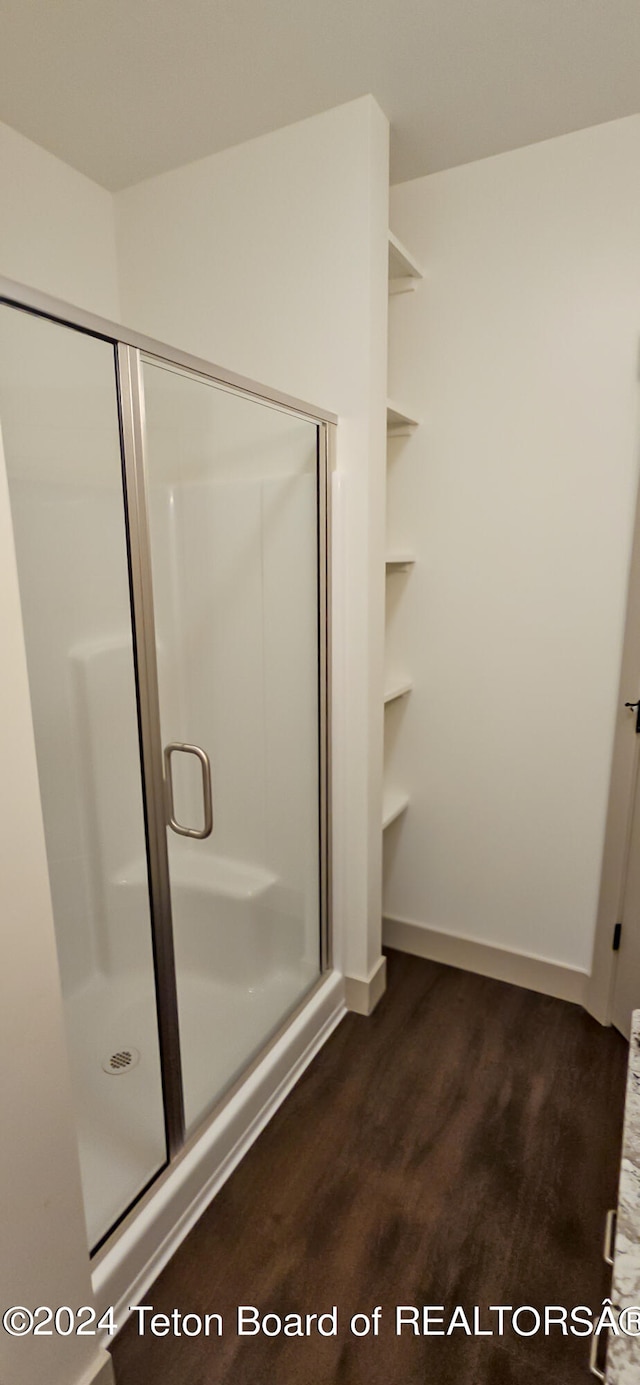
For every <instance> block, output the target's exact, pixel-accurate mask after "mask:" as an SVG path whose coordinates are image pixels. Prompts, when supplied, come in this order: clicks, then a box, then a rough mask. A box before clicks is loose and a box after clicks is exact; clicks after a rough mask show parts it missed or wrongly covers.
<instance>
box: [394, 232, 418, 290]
mask: <svg viewBox="0 0 640 1385" xmlns="http://www.w3.org/2000/svg"><path fill="white" fill-rule="evenodd" d="M420 279H424V274H423V272H422V270H421V268H420V265H419V264H418V261H417V260H416V259H414V257H413V255H411V254H410V253H409V251H408V250H407V249H406V247H405V246H404V245H403V244H402V242H401V241H399V240H398V237H397V236H394V234H393V231H390V232H389V293H390V294H394V293H411V292H412V291H413V290H414V289H415V287H416V284H417V283H418V281H419V280H420Z"/></svg>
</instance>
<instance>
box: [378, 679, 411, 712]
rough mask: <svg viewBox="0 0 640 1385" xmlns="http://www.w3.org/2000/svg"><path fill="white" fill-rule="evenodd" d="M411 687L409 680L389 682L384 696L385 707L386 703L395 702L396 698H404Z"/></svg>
mask: <svg viewBox="0 0 640 1385" xmlns="http://www.w3.org/2000/svg"><path fill="white" fill-rule="evenodd" d="M412 687H413V683H412V681H411V679H410V678H396V679H395V681H394V682H389V684H388V686H387V689H386V692H385V695H384V701H385V706H386V704H387V702H395V700H396V698H398V697H405V696H406V694H407V693H410V692H411V689H412Z"/></svg>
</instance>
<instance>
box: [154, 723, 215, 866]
mask: <svg viewBox="0 0 640 1385" xmlns="http://www.w3.org/2000/svg"><path fill="white" fill-rule="evenodd" d="M176 750H181V751H184V752H185V754H187V755H195V756H196V757H197V759H198V760H199V761H200V766H201V769H202V797H203V800H204V827H183V826H182V824H181V823H179V822H177V821H176V817H175V808H174V806H173V778H172V774H171V756H172V755H173V754H174V751H176ZM164 779H165V789H166V795H167V824H168V826H169V827H171V828H172V830H173V831H174V832H177V833H178V836H179V837H195V839H196V841H203V840H204V838H205V837H210V836H211V833H212V831H213V802H212V797H211V763H210V760H209V756H208V755H207V752H206V750H202V749H201V748H200V746H199V745H185V744H184V743H183V742H182V741H171V742H170V744H169V745H165V748H164Z"/></svg>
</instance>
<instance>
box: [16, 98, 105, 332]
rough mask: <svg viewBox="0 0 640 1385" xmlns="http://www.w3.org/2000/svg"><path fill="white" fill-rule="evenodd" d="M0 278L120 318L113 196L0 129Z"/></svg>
mask: <svg viewBox="0 0 640 1385" xmlns="http://www.w3.org/2000/svg"><path fill="white" fill-rule="evenodd" d="M0 187H2V190H3V191H2V216H0V274H2V275H5V276H6V278H8V279H17V280H18V282H19V283H22V284H28V285H30V286H31V287H32V288H37V289H42V291H43V292H44V293H51V294H53V295H54V296H55V297H56V298H63V299H65V300H66V301H67V302H69V303H76V304H78V305H79V306H80V307H82V308H86V309H88V310H89V311H90V312H94V313H100V314H101V315H102V316H103V317H109V318H114V319H115V320H116V321H117V320H118V318H119V312H120V309H119V300H118V282H117V269H116V250H115V238H114V227H113V198H112V196H111V194H110V193H109V192H107V191H106V190H105V189H104V188H101V187H98V184H97V183H94V182H92V181H91V179H90V178H85V176H84V174H82V173H77V172H76V170H75V169H74V168H69V166H68V164H65V163H63V162H62V160H61V159H57V158H55V156H54V155H53V154H48V153H47V151H46V150H45V149H41V148H40V146H39V145H37V144H33V143H32V141H31V140H29V139H25V137H24V135H20V134H18V132H17V131H16V130H12V129H11V128H10V126H8V125H3V124H1V123H0Z"/></svg>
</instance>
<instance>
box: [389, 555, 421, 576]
mask: <svg viewBox="0 0 640 1385" xmlns="http://www.w3.org/2000/svg"><path fill="white" fill-rule="evenodd" d="M415 561H416V559H415V554H413V553H387V556H386V558H385V560H384V563H385V567H386V569H387V572H408V571H409V568H411V567H413V565H414V563H415Z"/></svg>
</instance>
